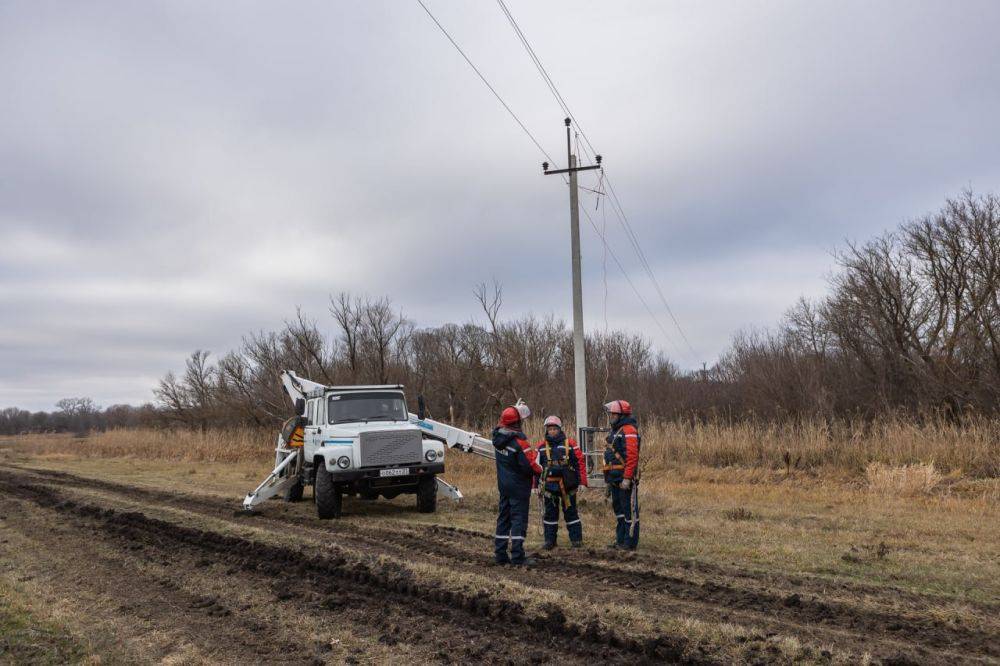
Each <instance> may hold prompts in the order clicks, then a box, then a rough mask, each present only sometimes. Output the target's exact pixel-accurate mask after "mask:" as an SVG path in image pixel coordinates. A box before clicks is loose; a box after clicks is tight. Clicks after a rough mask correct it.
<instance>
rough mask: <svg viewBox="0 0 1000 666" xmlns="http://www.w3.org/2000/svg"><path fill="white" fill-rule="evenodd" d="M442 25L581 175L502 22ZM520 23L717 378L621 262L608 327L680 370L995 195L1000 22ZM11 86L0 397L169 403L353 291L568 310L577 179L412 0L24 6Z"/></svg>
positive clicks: (4, 157)
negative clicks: (181, 379) (836, 276)
mask: <svg viewBox="0 0 1000 666" xmlns="http://www.w3.org/2000/svg"><path fill="white" fill-rule="evenodd" d="M429 6H430V7H431V8H432V10H433V11H435V13H436V14H437V15H438V17H439V18H440V20H441V21H442V22H443V23H444V24H445V25H446V26H447V27H448V29H449V30H450V31H451V32H452V33H453V34H454V36H455V37H456V39H458V40H459V42H460V43H461V44H462V45H463V47H464V48H465V49H466V51H467V52H468V53H469V55H470V56H471V57H472V58H473V59H474V60H475V61H476V62H477V64H478V65H479V66H480V67H481V68H482V70H483V71H484V73H485V74H486V75H487V76H488V77H489V78H490V80H491V81H492V82H493V83H494V85H495V86H496V88H497V89H498V90H499V91H500V92H501V93H502V94H503V95H504V97H505V99H506V100H507V101H508V102H509V103H510V104H511V106H512V107H513V108H514V109H515V110H517V112H518V114H519V115H520V116H521V117H522V119H523V120H524V121H525V123H526V124H527V125H528V126H529V127H530V128H531V129H532V130H533V132H534V133H535V134H536V136H537V137H538V138H539V140H540V141H542V143H543V145H544V146H545V147H546V149H547V150H548V151H549V152H550V154H552V156H553V158H554V159H555V161H556V162H563V161H564V144H563V138H562V127H561V118H562V114H561V112H560V111H559V109H558V107H557V106H556V105H555V103H554V102H553V101H552V99H551V97H549V94H548V91H547V90H546V88H545V86H544V84H543V83H542V82H541V80H540V79H539V78H538V77H537V75H536V74H535V72H534V70H533V69H532V66H531V63H530V61H529V60H528V59H527V56H526V55H525V54H524V53H523V52H522V51H521V50H520V49H519V45H518V44H517V42H516V40H515V38H514V36H513V35H512V33H511V31H510V28H509V26H507V25H506V22H505V21H504V19H503V16H502V15H501V14H500V13H499V11H498V10H497V9H496V7H494V6H493V5H491V4H490V3H483V4H471V3H462V2H447V1H445V0H436V1H433V2H430V3H429ZM511 9H512V11H513V12H514V14H515V15H516V16H517V17H518V19H519V20H520V22H521V25H522V27H523V28H524V30H525V31H526V33H527V34H528V36H529V38H531V39H532V42H533V44H534V46H535V48H536V50H537V51H538V53H539V55H540V56H541V57H542V59H543V61H544V62H545V64H546V66H547V67H548V69H549V71H550V73H551V74H552V76H553V77H554V78H555V79H556V81H557V83H558V84H559V85H560V88H561V91H562V92H563V94H564V96H565V97H566V98H567V100H568V101H569V102H570V104H571V105H572V107H573V109H574V111H575V112H576V113H577V114H578V116H579V120H580V121H581V122H582V123H583V124H584V127H585V128H586V130H587V132H588V134H589V136H590V138H591V139H592V140H593V141H594V143H595V144H596V147H597V148H598V149H599V150H600V151H601V152H602V153H603V154H604V155H605V160H606V164H607V166H608V172H609V174H611V176H612V177H613V179H614V183H615V187H616V189H617V190H618V192H619V194H621V195H622V197H623V202H624V204H625V207H626V210H627V212H628V214H629V216H630V219H631V222H632V225H633V227H634V228H635V230H636V232H637V233H638V235H639V236H640V238H641V239H642V242H643V247H644V249H645V252H646V254H647V256H648V258H649V261H650V263H651V265H652V267H653V269H654V271H655V272H656V274H657V275H658V276H659V279H660V281H661V284H662V285H663V287H664V291H665V293H666V295H667V297H668V298H669V299H670V302H671V305H672V306H673V308H674V311H675V313H676V314H677V316H678V318H679V319H680V321H681V323H682V324H683V325H684V326H685V329H686V331H687V333H688V337H689V338H690V339H691V341H692V344H693V345H694V346H695V353H694V356H695V357H696V358H695V359H694V360H693V361H691V360H687V359H686V357H685V356H683V355H681V356H678V354H679V352H677V350H676V348H675V346H674V345H673V344H671V343H670V342H669V341H668V340H666V339H665V338H664V336H663V335H662V333H661V332H660V331H659V330H658V329H657V327H656V326H655V325H653V324H652V322H651V321H650V318H649V316H648V315H647V314H646V313H645V310H644V309H643V308H642V306H641V305H640V304H639V303H638V302H637V300H636V299H635V297H634V295H633V294H632V292H631V289H630V288H629V286H628V285H627V283H626V282H625V281H624V279H623V278H622V277H621V276H620V274H618V272H617V269H616V268H615V267H614V264H613V262H611V261H610V260H609V261H608V282H609V288H610V292H611V296H612V297H611V299H610V303H609V306H608V315H609V319H610V321H611V324H612V326H619V327H627V328H630V329H632V330H638V331H642V332H644V333H646V334H647V335H648V336H649V337H650V338H651V339H652V340H653V341H654V342H655V344H657V345H658V346H659V347H660V348H661V349H662V350H663V351H664V352H665V353H667V354H668V355H671V356H678V360H680V361H681V362H682V365H684V366H686V367H689V366H691V365H693V364H695V363H699V362H700V361H702V360H706V361H711V360H712V359H714V358H715V357H716V356H717V355H718V354H719V353H720V352H721V351H722V350H723V349H724V347H725V344H726V341H727V340H728V339H729V337H730V336H731V335H732V333H733V332H734V331H735V330H737V329H739V328H740V327H743V326H748V325H753V326H762V325H766V324H768V323H770V322H773V321H775V320H776V318H777V317H778V316H780V314H781V312H782V311H783V310H784V309H785V308H786V307H787V306H788V305H790V304H791V303H792V301H793V300H794V299H795V298H796V297H797V296H798V295H799V294H802V293H805V294H807V295H811V296H815V295H818V294H821V293H822V291H823V289H824V282H823V280H824V276H826V275H827V274H828V273H829V271H830V270H831V267H832V261H831V259H830V251H831V250H832V249H833V248H834V247H835V246H836V245H837V244H839V243H840V242H841V241H842V240H843V239H845V238H862V239H863V238H867V237H869V236H871V235H873V234H876V233H880V232H882V231H883V230H885V229H887V228H891V227H893V226H895V225H896V224H898V223H899V222H901V221H903V220H905V219H907V218H910V217H913V216H917V215H920V214H922V213H924V212H928V211H930V210H933V209H935V208H937V207H938V206H939V205H940V204H941V202H942V200H943V199H944V197H946V196H949V195H953V194H955V193H956V192H958V191H959V190H960V189H961V188H963V187H966V186H970V185H971V186H973V187H975V188H976V189H979V190H991V189H996V187H997V182H998V178H1000V167H998V166H997V163H996V159H995V155H996V154H997V153H998V152H1000V151H998V149H1000V133H998V132H996V131H995V129H996V124H995V118H997V117H1000V85H998V84H1000V47H998V46H997V42H996V40H995V35H994V34H993V33H994V32H995V30H994V26H996V25H997V24H998V22H1000V6H998V5H996V4H995V3H991V2H968V3H963V4H962V5H961V6H960V7H956V6H955V5H953V4H949V3H937V2H905V3H904V2H881V3H868V2H865V3H860V2H858V3H834V2H829V3H808V4H806V3H794V2H776V3H767V4H760V3H754V4H747V3H741V2H732V3H715V4H706V3H698V4H694V3H669V4H667V3H659V2H648V3H638V2H637V3H629V4H622V3H613V4H608V3H599V2H591V3H567V4H558V5H552V4H545V3H526V2H523V3H522V2H514V3H512V4H511ZM0 89H3V90H4V91H5V95H4V98H3V99H2V100H0V320H2V329H0V405H7V404H18V405H21V406H24V407H30V408H48V407H51V405H52V403H53V402H54V401H55V400H57V399H58V398H60V397H63V396H64V395H71V394H77V395H80V394H89V395H92V396H93V397H94V398H96V399H97V400H98V401H100V402H103V403H110V402H113V401H126V400H127V401H142V400H148V399H149V398H150V393H149V387H150V386H151V384H152V383H154V382H155V378H156V377H158V376H159V375H161V374H162V373H163V372H164V371H166V370H168V369H171V368H175V369H176V368H177V367H178V366H179V365H180V363H181V362H182V357H183V355H184V354H186V353H188V352H189V351H191V350H193V349H195V348H208V349H211V350H213V351H215V352H217V353H221V352H224V351H225V350H227V349H228V348H229V347H231V346H232V345H235V344H237V343H238V342H239V339H240V337H241V336H242V335H244V334H245V333H247V332H248V331H250V330H255V329H268V328H273V327H276V326H279V325H280V324H281V321H282V320H283V319H284V318H287V317H289V316H290V315H292V314H293V313H294V309H295V307H296V306H297V305H301V306H303V307H304V308H305V309H306V310H307V312H309V313H310V314H311V315H312V316H313V317H315V318H317V319H318V320H320V321H321V323H323V324H324V325H326V324H327V322H328V319H327V315H326V299H327V295H328V294H329V293H330V292H336V291H339V290H341V289H348V290H353V291H359V292H360V291H364V292H368V293H372V294H390V295H391V296H392V297H393V298H394V299H395V301H396V302H397V303H398V304H399V305H400V307H402V309H403V310H404V312H405V313H406V314H407V315H408V316H410V317H412V318H413V319H415V320H416V321H417V322H419V323H421V324H425V325H435V324H439V323H442V322H444V321H449V320H452V321H465V320H467V319H469V318H470V317H474V316H476V314H477V313H476V312H475V302H474V300H473V298H472V295H471V294H472V289H473V287H474V285H475V284H476V283H478V282H480V281H484V280H487V281H488V280H490V279H491V278H492V277H493V276H496V277H497V278H499V279H500V280H502V282H503V284H504V287H505V293H506V311H507V312H508V313H509V314H511V315H514V314H519V313H522V312H528V311H533V312H536V313H548V312H554V313H555V314H556V315H557V316H562V317H564V318H567V319H568V315H569V312H568V302H569V298H568V295H569V288H568V263H569V259H568V254H567V248H566V244H567V238H566V231H567V226H568V223H567V220H566V217H567V212H566V191H565V187H564V186H563V185H562V184H561V183H559V182H558V181H557V180H556V179H554V178H551V177H543V176H542V175H541V174H540V163H541V161H542V159H543V158H542V156H541V155H539V154H538V152H537V150H536V149H535V148H534V146H532V145H531V143H530V142H529V141H528V139H527V138H526V137H524V135H523V134H522V133H521V131H520V129H518V128H517V126H516V125H514V123H513V122H512V121H511V120H510V118H509V117H507V116H506V112H505V111H504V110H503V109H502V108H500V106H499V105H498V104H497V103H496V101H495V100H494V99H493V98H492V96H491V95H490V93H489V91H487V90H486V89H485V88H484V87H483V86H482V85H481V83H480V82H479V81H478V80H477V79H476V78H475V76H474V74H472V73H471V72H470V71H469V70H468V68H467V66H466V65H465V63H464V62H463V61H462V60H461V58H460V57H459V56H458V54H457V53H455V52H454V50H453V49H452V47H451V46H450V45H449V44H448V43H447V42H446V41H445V40H444V38H443V37H442V36H441V35H440V34H439V33H438V32H437V30H436V28H435V27H434V26H433V24H431V23H430V22H429V20H428V19H427V17H426V16H425V15H424V13H423V11H422V10H421V9H420V7H419V5H417V4H416V3H407V2H372V3H361V4H357V3H354V4H332V3H323V2H303V3H296V4H294V5H277V4H274V3H266V2H258V3H243V2H240V3H236V2H232V3H230V2H215V3H210V4H205V3H194V2H162V3H158V2H151V3H143V4H135V3H126V2H111V1H107V2H102V3H87V4H66V3H55V2H53V3H48V2H23V1H22V2H7V3H4V4H3V5H2V6H0ZM586 183H589V184H590V185H591V186H592V185H593V184H594V181H593V180H592V179H590V177H588V180H586ZM593 204H594V201H593V198H592V196H591V195H589V194H586V195H585V196H584V197H583V205H584V206H587V207H588V212H590V213H591V215H592V216H593V218H594V221H595V223H596V224H598V225H599V226H600V225H602V224H603V218H602V216H601V214H600V211H595V210H593ZM583 225H584V228H583V235H584V259H585V292H586V293H585V306H586V314H587V323H588V326H590V327H592V328H601V327H603V325H604V319H603V281H602V275H601V268H600V267H601V260H602V254H603V253H602V251H601V247H600V244H599V242H598V241H597V237H596V235H595V234H594V233H593V231H592V230H591V229H590V226H589V224H588V223H587V221H586V218H584V221H583ZM607 226H608V231H609V238H610V239H611V243H612V246H613V248H614V250H615V252H616V253H617V254H618V255H619V256H620V257H621V258H622V260H623V261H624V262H625V263H626V265H627V267H628V269H629V272H630V275H631V277H632V279H633V281H634V282H635V283H636V285H637V286H639V287H640V289H641V290H642V291H643V294H644V295H645V297H646V299H647V301H648V302H649V304H650V305H651V306H652V307H653V308H654V310H655V311H656V312H657V315H658V316H659V318H660V320H661V322H663V323H664V324H665V325H667V324H668V322H669V320H668V318H667V316H666V314H665V313H664V312H663V311H662V307H661V305H660V304H659V300H658V298H657V297H656V295H655V292H654V291H653V289H652V286H651V285H650V284H649V282H648V280H647V279H646V278H645V276H644V275H643V273H642V271H641V270H640V267H639V265H638V263H637V261H636V259H635V258H634V256H633V253H632V252H631V250H630V247H629V244H628V243H627V241H626V240H625V238H624V235H623V233H622V231H621V229H620V228H619V226H618V223H617V221H616V220H615V218H614V217H611V216H609V218H608V220H607ZM291 255H294V257H295V259H294V260H292V259H289V257H290V256H291ZM373 258H374V259H373ZM415 275H416V276H418V277H419V279H415V278H414V276H415ZM668 333H670V334H671V337H673V338H675V339H676V338H677V337H678V336H677V335H676V332H675V331H673V330H672V328H668Z"/></svg>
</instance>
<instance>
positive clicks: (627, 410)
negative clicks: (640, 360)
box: [604, 400, 642, 550]
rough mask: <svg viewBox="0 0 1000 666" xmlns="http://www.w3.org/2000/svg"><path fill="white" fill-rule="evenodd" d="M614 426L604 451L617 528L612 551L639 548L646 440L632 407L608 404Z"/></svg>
mask: <svg viewBox="0 0 1000 666" xmlns="http://www.w3.org/2000/svg"><path fill="white" fill-rule="evenodd" d="M604 411H605V412H607V414H608V421H609V422H610V424H611V432H610V433H609V434H608V437H607V442H608V446H607V448H606V449H605V450H604V481H605V483H606V484H607V487H608V492H609V493H610V495H611V506H612V507H613V508H614V512H615V518H616V519H617V526H616V529H615V541H614V543H612V544H611V547H612V548H622V549H625V550H635V549H636V548H637V547H638V546H639V447H640V445H641V443H642V438H640V437H639V430H638V429H637V428H636V425H637V424H636V420H635V419H634V418H633V417H632V405H630V404H629V403H628V402H627V401H625V400H612V401H611V402H609V403H608V404H606V405H604Z"/></svg>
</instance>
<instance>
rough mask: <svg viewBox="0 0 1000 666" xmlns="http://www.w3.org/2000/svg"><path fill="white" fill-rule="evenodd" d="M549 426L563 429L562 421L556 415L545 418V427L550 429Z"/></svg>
mask: <svg viewBox="0 0 1000 666" xmlns="http://www.w3.org/2000/svg"><path fill="white" fill-rule="evenodd" d="M549 426H555V427H557V428H560V429H561V428H562V419H561V418H559V417H558V416H555V415H552V416H546V417H545V427H546V428H548V427H549Z"/></svg>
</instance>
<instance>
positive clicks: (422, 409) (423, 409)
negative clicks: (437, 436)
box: [417, 395, 427, 421]
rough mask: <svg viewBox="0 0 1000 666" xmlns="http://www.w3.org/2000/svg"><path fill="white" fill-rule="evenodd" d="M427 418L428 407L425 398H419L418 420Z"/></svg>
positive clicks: (421, 396)
mask: <svg viewBox="0 0 1000 666" xmlns="http://www.w3.org/2000/svg"><path fill="white" fill-rule="evenodd" d="M426 416H427V405H426V403H424V396H423V395H418V396H417V418H418V419H420V420H421V421H423V420H424V418H425V417H426Z"/></svg>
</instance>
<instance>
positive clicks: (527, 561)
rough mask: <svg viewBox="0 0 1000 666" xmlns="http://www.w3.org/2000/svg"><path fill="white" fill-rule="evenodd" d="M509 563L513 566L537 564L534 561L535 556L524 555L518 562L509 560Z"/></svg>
mask: <svg viewBox="0 0 1000 666" xmlns="http://www.w3.org/2000/svg"><path fill="white" fill-rule="evenodd" d="M511 564H513V565H514V566H515V567H533V566H535V565H536V564H537V562H535V558H533V557H526V558H524V559H523V560H521V561H520V562H511Z"/></svg>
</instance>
